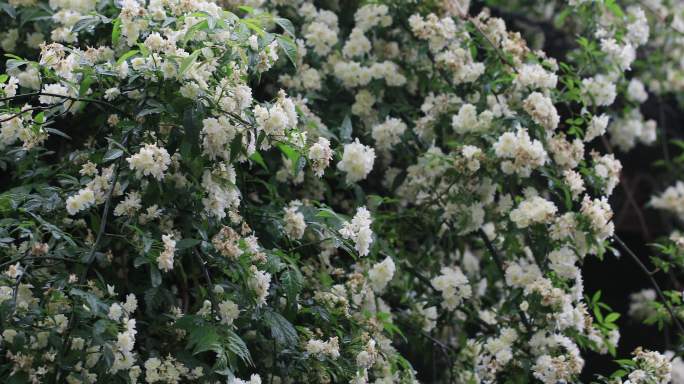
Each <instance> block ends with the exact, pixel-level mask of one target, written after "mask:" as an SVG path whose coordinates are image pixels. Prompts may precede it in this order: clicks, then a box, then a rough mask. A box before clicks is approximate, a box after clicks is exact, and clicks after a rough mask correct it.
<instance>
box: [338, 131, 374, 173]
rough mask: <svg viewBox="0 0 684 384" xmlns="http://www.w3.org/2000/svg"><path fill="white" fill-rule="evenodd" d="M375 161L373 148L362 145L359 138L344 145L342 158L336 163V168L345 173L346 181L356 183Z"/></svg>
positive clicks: (368, 171)
mask: <svg viewBox="0 0 684 384" xmlns="http://www.w3.org/2000/svg"><path fill="white" fill-rule="evenodd" d="M374 163H375V149H373V148H372V147H369V146H366V145H363V144H361V143H360V142H359V139H356V140H354V142H352V143H349V144H345V145H344V152H343V153H342V160H340V161H339V162H338V163H337V169H339V170H340V171H342V172H345V173H346V180H347V183H356V182H357V181H361V180H363V179H365V178H366V176H368V174H369V173H370V172H371V171H372V170H373V164H374Z"/></svg>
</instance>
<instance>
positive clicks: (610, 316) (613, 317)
mask: <svg viewBox="0 0 684 384" xmlns="http://www.w3.org/2000/svg"><path fill="white" fill-rule="evenodd" d="M619 318H620V314H619V313H617V312H613V313H610V314H608V316H606V318H605V319H604V322H606V323H614V322H615V320H617V319H619Z"/></svg>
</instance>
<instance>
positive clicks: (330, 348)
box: [306, 336, 340, 360]
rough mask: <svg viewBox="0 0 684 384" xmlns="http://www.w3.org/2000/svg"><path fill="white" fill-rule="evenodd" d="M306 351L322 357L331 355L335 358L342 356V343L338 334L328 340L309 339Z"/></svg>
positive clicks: (319, 357)
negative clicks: (340, 343)
mask: <svg viewBox="0 0 684 384" xmlns="http://www.w3.org/2000/svg"><path fill="white" fill-rule="evenodd" d="M306 352H307V353H309V354H311V355H314V356H316V357H317V358H318V359H322V358H323V357H324V356H329V357H330V358H331V359H333V360H335V359H337V358H338V357H340V345H339V340H338V338H337V336H335V337H331V338H330V339H328V341H323V340H317V339H309V341H308V342H307V343H306Z"/></svg>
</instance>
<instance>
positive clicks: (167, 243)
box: [157, 235, 176, 272]
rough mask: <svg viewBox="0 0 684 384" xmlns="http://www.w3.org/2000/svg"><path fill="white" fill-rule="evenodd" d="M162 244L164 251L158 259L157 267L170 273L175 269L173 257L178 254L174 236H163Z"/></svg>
mask: <svg viewBox="0 0 684 384" xmlns="http://www.w3.org/2000/svg"><path fill="white" fill-rule="evenodd" d="M162 243H164V250H163V251H162V252H161V253H160V254H159V257H157V266H158V267H159V269H160V270H162V271H164V272H168V271H170V270H172V269H173V255H174V253H176V240H174V239H173V236H172V235H163V236H162Z"/></svg>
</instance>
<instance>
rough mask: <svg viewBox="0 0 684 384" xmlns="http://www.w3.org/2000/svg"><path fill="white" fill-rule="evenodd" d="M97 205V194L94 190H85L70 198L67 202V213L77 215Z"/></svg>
mask: <svg viewBox="0 0 684 384" xmlns="http://www.w3.org/2000/svg"><path fill="white" fill-rule="evenodd" d="M94 204H95V193H94V192H93V190H92V189H89V188H84V189H82V190H80V191H78V193H76V194H75V195H73V196H69V198H68V199H67V201H66V207H67V212H69V214H70V215H75V214H76V213H78V212H79V211H82V210H84V209H88V208H90V207H91V206H93V205H94Z"/></svg>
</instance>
